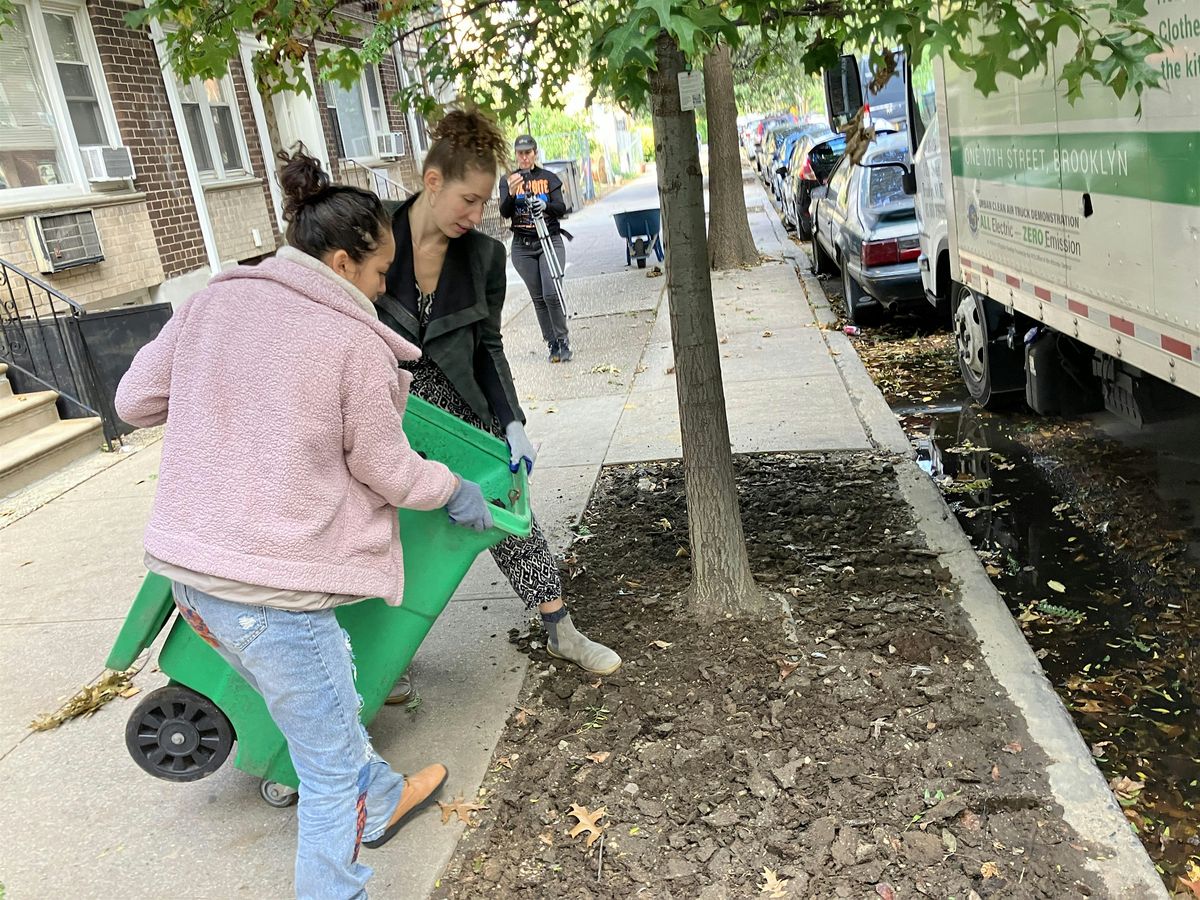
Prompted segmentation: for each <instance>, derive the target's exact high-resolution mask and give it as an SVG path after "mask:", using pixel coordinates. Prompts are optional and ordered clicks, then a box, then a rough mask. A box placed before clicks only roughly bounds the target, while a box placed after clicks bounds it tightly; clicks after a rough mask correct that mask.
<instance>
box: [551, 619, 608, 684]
mask: <svg viewBox="0 0 1200 900" xmlns="http://www.w3.org/2000/svg"><path fill="white" fill-rule="evenodd" d="M561 612H562V614H563V615H562V618H557V617H558V615H559V613H551V614H550V616H551V617H554V618H557V621H552V620H551V618H548V617H547V616H544V615H543V616H542V622H543V623H544V624H545V626H546V634H547V640H546V650H547V652H548V653H549V654H550V655H551V656H553V657H555V658H556V659H565V660H567V661H568V662H573V663H575V665H577V666H579V667H580V668H581V669H585V670H586V671H588V672H591V673H592V674H593V675H611V674H612V673H613V672H615V671H617V669H619V668H621V657H620V656H618V655H617V654H616V652H615V651H613V650H610V649H609V648H608V647H605V646H604V645H603V644H598V643H596V642H595V641H593V640H590V639H588V638H587V637H585V636H584V635H582V634H580V633H579V632H578V631H577V630H576V628H575V623H574V622H572V621H571V614H570V613H568V612H567V611H566V609H565V608H564V609H562V610H561Z"/></svg>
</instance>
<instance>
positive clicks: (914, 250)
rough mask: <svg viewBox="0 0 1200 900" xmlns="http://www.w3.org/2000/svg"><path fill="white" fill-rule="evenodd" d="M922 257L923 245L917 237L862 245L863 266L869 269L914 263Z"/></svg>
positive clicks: (866, 242) (868, 242) (867, 242)
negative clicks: (871, 267)
mask: <svg viewBox="0 0 1200 900" xmlns="http://www.w3.org/2000/svg"><path fill="white" fill-rule="evenodd" d="M920 255H921V245H920V242H919V241H918V240H917V238H916V237H915V236H914V237H905V238H900V239H898V240H897V239H895V238H893V239H892V240H888V241H864V242H863V245H862V264H863V265H864V266H868V267H870V266H894V265H896V264H897V263H902V262H912V261H913V260H915V259H916V258H917V257H918V256H920Z"/></svg>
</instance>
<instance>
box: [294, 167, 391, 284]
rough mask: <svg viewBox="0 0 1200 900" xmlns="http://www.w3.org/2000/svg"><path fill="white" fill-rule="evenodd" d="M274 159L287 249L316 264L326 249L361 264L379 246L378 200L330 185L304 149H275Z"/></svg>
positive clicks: (383, 221) (383, 219) (384, 223)
mask: <svg viewBox="0 0 1200 900" xmlns="http://www.w3.org/2000/svg"><path fill="white" fill-rule="evenodd" d="M277 158H278V159H279V161H280V162H281V163H283V165H282V166H281V167H280V169H279V183H280V185H281V186H282V187H283V195H284V199H283V220H284V221H285V222H287V223H288V226H287V242H288V243H289V244H291V245H292V246H293V247H295V248H296V249H297V250H300V251H302V252H304V253H307V254H308V255H309V256H315V257H316V258H317V259H321V258H322V257H324V256H325V254H327V253H329V252H330V251H331V250H345V251H346V252H347V253H348V254H349V255H350V258H351V259H352V260H354V261H355V262H362V261H363V259H364V258H366V257H367V256H368V255H369V254H370V253H371V252H373V251H374V250H375V249H376V248H377V247H378V246H379V242H380V240H382V238H383V236H384V234H385V232H386V229H387V228H388V227H389V226H390V223H389V221H388V216H387V213H385V212H384V210H383V204H382V203H381V202H380V200H379V198H378V197H377V196H375V195H374V194H372V193H371V192H370V191H364V190H362V189H361V188H356V187H350V186H348V185H343V184H331V183H330V181H329V175H328V173H326V172H325V171H324V170H323V169H322V168H321V163H320V162H319V161H318V160H316V159H314V158H313V157H311V156H309V155H308V154H307V153H306V152H305V150H304V145H303V144H299V145H298V146H297V148H296V151H295V153H292V154H289V153H288V152H287V151H285V150H280V151H279V155H278V157H277Z"/></svg>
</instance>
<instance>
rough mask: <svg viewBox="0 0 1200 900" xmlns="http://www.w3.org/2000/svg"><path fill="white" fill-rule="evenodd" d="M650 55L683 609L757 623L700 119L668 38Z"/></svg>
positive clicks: (760, 605) (758, 602) (761, 606)
mask: <svg viewBox="0 0 1200 900" xmlns="http://www.w3.org/2000/svg"><path fill="white" fill-rule="evenodd" d="M656 55H657V60H658V69H657V71H656V72H654V73H653V75H652V77H651V109H652V112H653V116H654V150H655V155H656V157H657V161H658V165H657V168H658V193H659V200H660V202H661V204H662V217H663V234H664V236H665V245H666V254H667V259H666V270H667V272H666V277H667V297H668V301H669V304H670V314H671V340H672V343H673V345H674V348H675V381H676V391H677V395H678V402H679V424H680V430H681V431H682V435H683V472H684V486H685V488H686V490H687V506H688V529H689V531H690V536H691V553H692V583H691V586H690V588H689V596H688V601H689V608H690V609H691V610H692V612H693V613H694V614H695V615H696V616H697V618H699V619H701V620H712V619H716V618H720V617H723V616H726V615H748V614H761V613H763V612H764V611H765V609H766V606H765V601H764V600H763V598H762V596H761V595H760V594H759V592H758V588H757V586H756V585H755V583H754V578H753V576H752V575H751V574H750V561H749V559H748V557H747V555H746V539H745V536H744V534H743V532H742V519H741V513H740V511H739V510H738V498H737V488H736V485H735V483H734V477H733V457H732V454H731V451H730V446H729V421H728V419H727V418H726V414H725V389H724V386H723V385H722V383H721V358H720V352H719V350H718V344H717V326H716V316H715V313H714V311H713V297H712V279H711V277H710V275H709V269H708V241H707V238H706V235H705V228H704V182H703V176H702V174H701V171H700V154H699V149H698V148H697V146H696V117H695V114H694V113H692V112H690V111H689V112H683V111H682V110H680V108H679V82H678V75H679V73H680V72H681V71H683V68H684V57H683V54H682V53H681V52H680V50H679V45H678V44H677V43H676V42H675V40H674V39H673V38H672V37H670V35H669V34H667V33H666V32H662V33H660V34H659V36H658V39H657V42H656Z"/></svg>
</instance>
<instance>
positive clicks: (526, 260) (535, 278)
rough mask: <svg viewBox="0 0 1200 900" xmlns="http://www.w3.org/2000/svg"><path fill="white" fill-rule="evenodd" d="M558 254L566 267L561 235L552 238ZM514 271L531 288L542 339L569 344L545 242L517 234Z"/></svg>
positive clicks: (564, 319) (513, 255)
mask: <svg viewBox="0 0 1200 900" xmlns="http://www.w3.org/2000/svg"><path fill="white" fill-rule="evenodd" d="M550 242H551V243H552V244H553V245H554V250H555V253H556V254H557V255H558V264H559V265H560V266H563V267H565V266H566V263H567V250H566V248H565V247H564V246H563V239H562V235H561V234H555V235H551V236H550ZM512 261H513V268H514V269H516V270H517V274H518V275H520V276H521V280H522V281H523V282H525V287H527V288H529V296H530V297H531V298H533V311H534V312H536V313H537V319H538V325H540V326H541V329H542V339H543V340H545V342H546V343H547V344H549V343H553V342H556V341H565V340H566V339H567V337H568V334H567V315H566V310H565V309H564V308H563V304H562V301H561V300H560V299H559V296H558V290H557V289H556V288H555V286H554V279H553V278H551V277H550V266H549V265H548V264H547V261H546V257H545V254H544V253H542V244H541V241H539V240H538V239H537V237H536V236H534V237H528V238H527V237H525V236H524V235H519V234H518V235H514V236H513V245H512Z"/></svg>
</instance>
